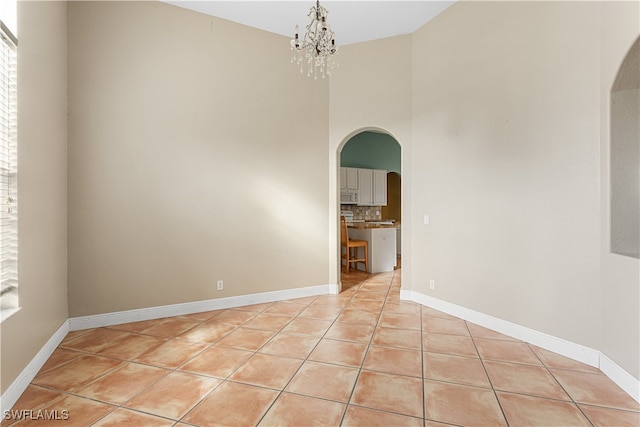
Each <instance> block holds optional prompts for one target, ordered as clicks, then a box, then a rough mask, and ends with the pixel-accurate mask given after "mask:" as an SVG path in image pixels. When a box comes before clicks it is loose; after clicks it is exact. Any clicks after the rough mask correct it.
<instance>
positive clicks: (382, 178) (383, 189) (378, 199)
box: [373, 169, 387, 206]
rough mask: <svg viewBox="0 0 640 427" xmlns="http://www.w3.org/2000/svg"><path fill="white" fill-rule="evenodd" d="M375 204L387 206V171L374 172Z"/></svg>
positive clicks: (376, 170)
mask: <svg viewBox="0 0 640 427" xmlns="http://www.w3.org/2000/svg"><path fill="white" fill-rule="evenodd" d="M373 204H374V205H375V206H387V171H385V170H378V169H374V171H373Z"/></svg>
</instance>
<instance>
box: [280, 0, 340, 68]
mask: <svg viewBox="0 0 640 427" xmlns="http://www.w3.org/2000/svg"><path fill="white" fill-rule="evenodd" d="M328 13H329V11H327V9H325V8H324V7H322V6H320V0H317V1H316V5H315V7H311V9H310V10H309V15H308V16H309V18H311V22H309V25H307V31H306V33H305V34H304V38H303V39H302V40H300V38H299V36H298V34H299V32H300V29H299V27H298V26H297V25H296V29H295V37H294V38H293V39H292V40H291V52H292V55H291V62H292V63H293V62H295V63H296V64H298V65H299V66H300V72H301V73H302V72H304V67H305V65H306V67H307V76H312V75H313V76H314V78H316V79H317V78H318V74H320V75H321V76H322V78H325V75H327V76H330V75H331V70H333V68H334V67H335V66H336V64H335V62H334V61H333V55H334V54H335V53H336V52H337V51H338V47H337V46H336V40H335V34H334V32H333V31H332V30H331V28H330V27H329V24H328V23H327V14H328Z"/></svg>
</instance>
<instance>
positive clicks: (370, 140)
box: [340, 132, 401, 173]
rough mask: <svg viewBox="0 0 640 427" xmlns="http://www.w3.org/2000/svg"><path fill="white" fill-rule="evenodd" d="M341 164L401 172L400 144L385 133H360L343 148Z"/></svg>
mask: <svg viewBox="0 0 640 427" xmlns="http://www.w3.org/2000/svg"><path fill="white" fill-rule="evenodd" d="M340 166H343V167H352V168H367V169H385V170H386V171H388V172H398V173H401V168H400V144H398V142H397V141H396V140H395V139H393V137H391V136H390V135H387V134H384V133H375V132H362V133H359V134H358V135H356V136H354V137H353V138H351V139H350V140H349V141H347V143H346V144H345V146H344V148H343V149H342V152H341V153H340Z"/></svg>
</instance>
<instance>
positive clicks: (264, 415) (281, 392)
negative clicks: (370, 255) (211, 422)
mask: <svg viewBox="0 0 640 427" xmlns="http://www.w3.org/2000/svg"><path fill="white" fill-rule="evenodd" d="M368 277H369V275H367V277H366V278H365V280H363V281H362V282H361V283H360V284H359V285H357V286H358V288H360V286H362V283H364V281H366V279H367V278H368ZM354 286H355V285H354ZM355 293H356V292H354V295H351V297H349V299H348V301H349V302H347V304H345V305H344V306H343V307H342V308H341V310H340V312H339V313H338V315H337V316H336V317H335V319H333V321H332V322H331V325H329V327H328V328H327V330H326V331H325V332H324V333H323V334H322V336H321V337H320V339H319V340H318V342H317V343H316V344H315V345H314V346H313V348H312V349H311V351H309V354H307V356H306V357H305V358H304V359H302V363H301V364H300V366H299V367H298V369H296V372H294V374H293V375H292V376H291V378H290V379H289V381H287V383H286V384H285V385H284V387H282V390H280V391H279V392H278V395H277V396H276V398H275V399H273V402H271V404H270V405H269V407H268V408H267V409H266V410H265V411H264V414H262V416H261V417H260V419H259V420H258V422H257V423H256V426H257V425H259V424H260V423H261V422H262V420H263V419H264V417H266V416H267V414H268V413H269V411H270V410H271V408H273V405H275V404H276V402H277V401H278V399H279V398H280V396H282V394H283V393H284V392H285V389H286V388H287V387H288V386H289V384H291V381H293V379H294V378H295V376H296V375H297V374H298V372H300V369H302V367H303V366H304V364H305V363H306V362H308V361H309V356H311V354H312V353H313V352H314V350H315V349H316V348H317V347H318V345H320V342H321V341H322V340H323V338H324V337H325V336H326V335H327V333H328V332H329V329H331V327H332V326H333V325H334V324H335V323H336V322H337V320H338V317H340V315H341V314H342V313H343V312H344V310H345V308H346V307H347V306H348V305H349V303H350V302H351V301H352V300H353V297H354V296H355ZM338 295H339V294H338ZM316 300H317V298H316ZM314 302H315V301H314ZM309 305H311V304H309ZM307 308H308V306H307ZM303 311H304V310H302V311H301V312H300V313H302V312H303ZM300 313H298V314H297V315H296V316H295V317H294V318H293V319H291V322H292V321H293V320H294V319H297V318H298V316H300ZM291 322H289V323H291ZM289 323H287V325H288V324H289ZM285 327H286V326H283V327H282V328H281V329H280V331H278V334H279V333H280V332H282V330H283V329H284V328H285ZM276 335H277V334H276ZM301 335H304V334H301ZM265 345H266V344H265ZM261 348H262V347H261ZM281 357H282V356H281ZM245 363H246V362H245ZM238 369H239V368H238ZM354 387H355V384H354ZM295 394H297V393H295ZM301 396H305V397H311V396H306V395H301ZM323 400H328V399H323ZM347 406H348V405H345V410H344V413H346V412H347ZM344 413H343V415H342V416H343V417H344Z"/></svg>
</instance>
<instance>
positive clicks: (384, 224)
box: [347, 221, 397, 230]
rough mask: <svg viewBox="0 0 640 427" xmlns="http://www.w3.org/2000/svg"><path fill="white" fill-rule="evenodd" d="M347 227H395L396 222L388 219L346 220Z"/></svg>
mask: <svg viewBox="0 0 640 427" xmlns="http://www.w3.org/2000/svg"><path fill="white" fill-rule="evenodd" d="M347 228H355V229H359V230H361V229H369V228H397V224H395V223H390V222H388V221H366V222H347Z"/></svg>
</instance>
